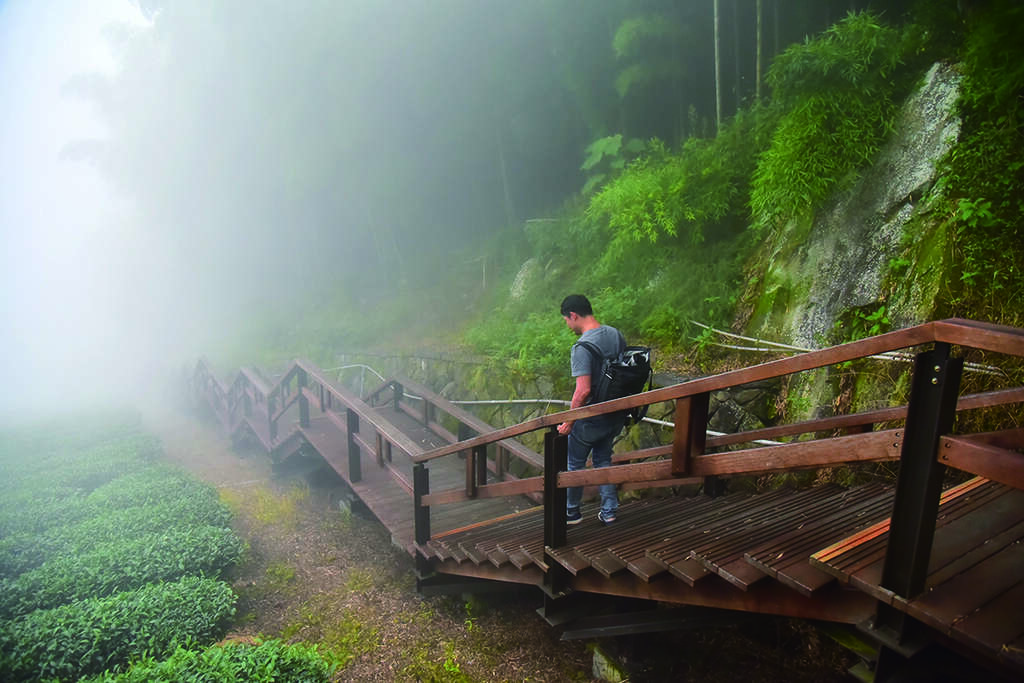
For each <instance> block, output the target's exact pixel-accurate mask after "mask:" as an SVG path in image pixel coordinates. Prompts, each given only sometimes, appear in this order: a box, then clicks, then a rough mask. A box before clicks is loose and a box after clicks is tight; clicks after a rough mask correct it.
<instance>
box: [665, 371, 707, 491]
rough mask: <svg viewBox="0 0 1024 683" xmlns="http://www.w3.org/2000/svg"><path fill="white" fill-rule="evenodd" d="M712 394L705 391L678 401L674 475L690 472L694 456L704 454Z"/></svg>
mask: <svg viewBox="0 0 1024 683" xmlns="http://www.w3.org/2000/svg"><path fill="white" fill-rule="evenodd" d="M710 402H711V394H710V393H708V392H706V391H705V392H704V393H703V394H697V395H695V396H685V397H683V398H680V399H678V400H677V401H676V417H675V420H676V430H675V433H674V434H673V435H672V476H675V477H685V476H686V475H688V474H690V470H691V467H692V464H693V458H695V457H697V456H698V455H703V454H704V448H705V446H706V445H707V437H708V405H709V404H710Z"/></svg>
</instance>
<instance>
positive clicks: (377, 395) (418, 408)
mask: <svg viewBox="0 0 1024 683" xmlns="http://www.w3.org/2000/svg"><path fill="white" fill-rule="evenodd" d="M384 395H387V396H388V400H389V401H391V402H392V403H393V407H394V409H395V411H401V412H403V413H405V414H407V415H409V416H410V417H412V418H413V419H414V420H416V421H417V422H419V423H420V424H422V425H423V426H424V427H426V428H427V429H429V430H430V431H431V432H433V433H434V434H436V435H437V436H438V437H440V438H441V439H443V440H445V441H447V442H448V443H455V442H458V441H463V440H466V439H469V438H472V437H474V436H478V435H480V434H487V433H490V432H493V431H494V427H493V426H491V425H489V424H487V423H486V422H484V421H483V420H481V419H480V418H478V417H477V416H475V415H473V414H472V413H470V412H469V411H467V410H465V409H464V408H461V407H459V406H457V405H455V404H454V403H452V402H451V401H449V400H448V399H446V398H444V397H443V396H441V395H439V394H437V393H435V392H434V391H432V390H431V389H429V388H428V387H426V386H424V385H423V384H420V383H419V382H416V381H414V380H411V379H409V378H407V377H396V378H394V379H391V380H388V381H387V382H385V383H384V384H383V385H382V386H381V387H380V388H378V389H377V390H376V391H374V392H373V393H372V394H370V395H369V396H368V397H367V399H366V400H367V401H368V402H369V403H370V404H371V405H376V404H377V402H378V401H380V400H381V398H382V396H384ZM445 418H447V420H446V419H445ZM446 422H447V423H454V428H455V431H454V432H453V431H451V430H450V429H449V428H448V427H446V426H445V423H446ZM460 455H461V456H462V457H464V458H465V469H466V478H465V486H464V487H460V488H458V489H451V490H449V491H443V492H436V493H432V494H427V495H426V496H425V497H424V501H423V504H425V505H437V504H442V503H448V502H458V501H464V500H471V499H474V498H489V497H496V496H505V495H518V494H525V495H533V497H535V498H536V499H537V500H538V502H539V498H540V495H539V494H540V490H541V487H540V477H529V478H527V479H525V480H524V479H522V478H520V477H519V476H517V475H515V474H513V473H512V472H511V471H510V464H511V462H512V461H518V462H519V463H520V467H519V468H518V469H519V470H520V472H521V473H530V472H539V471H540V470H541V469H542V468H543V467H544V458H543V456H541V455H540V454H539V453H537V452H536V451H534V450H532V449H530V448H528V447H527V446H525V445H523V444H522V443H519V442H518V441H514V440H512V439H503V440H500V441H497V442H495V443H493V444H489V445H488V446H485V447H482V448H474V449H469V450H467V451H463V452H461V453H460ZM488 473H490V474H491V476H492V477H493V479H495V480H496V481H497V482H505V483H506V485H505V486H499V485H498V484H487V476H488ZM481 489H483V490H482V491H481ZM499 491H504V492H503V493H499Z"/></svg>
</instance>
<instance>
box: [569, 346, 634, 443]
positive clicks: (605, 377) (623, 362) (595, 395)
mask: <svg viewBox="0 0 1024 683" xmlns="http://www.w3.org/2000/svg"><path fill="white" fill-rule="evenodd" d="M576 343H577V344H579V345H580V346H582V347H583V348H585V349H586V350H587V351H589V352H590V355H591V356H592V357H593V362H594V363H595V364H596V365H592V366H591V375H590V376H591V378H592V384H591V386H590V396H589V400H588V401H587V403H588V404H593V403H603V402H604V401H611V400H612V399H614V398H623V397H625V396H632V395H633V394H639V393H640V392H641V391H644V390H645V389H644V385H645V384H646V385H647V388H648V389H650V387H651V384H650V383H651V376H652V372H651V348H650V347H649V346H627V347H626V350H625V351H623V352H622V353H621V354H619V355H618V356H617V357H615V358H605V356H604V354H603V353H601V349H599V348H598V347H597V345H596V344H594V343H593V342H588V341H578V342H576ZM594 367H598V368H600V372H593V368H594ZM623 412H625V413H626V423H627V424H629V422H630V421H632V422H634V423H637V424H639V422H640V420H642V419H644V416H645V415H647V406H637V407H636V408H630V409H628V410H626V411H623Z"/></svg>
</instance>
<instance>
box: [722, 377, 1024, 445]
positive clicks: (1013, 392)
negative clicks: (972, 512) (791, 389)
mask: <svg viewBox="0 0 1024 683" xmlns="http://www.w3.org/2000/svg"><path fill="white" fill-rule="evenodd" d="M1022 401H1024V387H1016V388H1013V389H1000V390H998V391H989V392H985V393H981V394H969V395H966V396H961V397H960V398H959V399H958V400H957V404H956V409H957V412H960V411H965V410H976V409H978V408H990V407H993V406H1000V405H1006V404H1009V403H1020V402H1022ZM906 418H907V407H906V406H905V405H903V406H894V407H892V408H879V409H877V410H870V411H865V412H862V413H853V414H850V415H837V416H835V417H826V418H818V419H815V420H806V421H804V422H794V423H792V424H784V425H776V426H772V427H762V428H760V429H751V430H749V431H745V432H737V433H735V434H723V435H722V436H711V437H708V441H707V447H708V448H718V447H721V446H731V445H734V444H738V443H748V442H751V441H757V440H761V439H778V438H779V437H783V436H797V435H800V434H809V433H811V432H831V431H834V430H838V429H853V428H856V427H863V426H870V425H874V424H879V423H882V422H894V421H897V420H905V419H906ZM972 436H973V435H972Z"/></svg>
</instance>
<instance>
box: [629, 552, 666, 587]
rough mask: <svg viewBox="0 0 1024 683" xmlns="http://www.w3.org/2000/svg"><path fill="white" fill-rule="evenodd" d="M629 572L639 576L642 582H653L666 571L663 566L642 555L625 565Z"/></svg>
mask: <svg viewBox="0 0 1024 683" xmlns="http://www.w3.org/2000/svg"><path fill="white" fill-rule="evenodd" d="M627 568H628V569H629V571H631V572H633V573H634V574H636V575H637V576H639V577H640V578H641V579H643V580H644V581H648V582H649V581H653V580H654V579H655V578H657V577H658V576H661V575H663V574H664V573H665V572H666V571H668V570H667V569H666V568H665V567H664V566H662V565H661V564H659V563H657V562H655V561H654V560H652V559H651V558H649V557H647V556H646V555H644V556H643V557H638V558H636V559H635V560H633V561H632V562H630V563H629V564H628V565H627Z"/></svg>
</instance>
